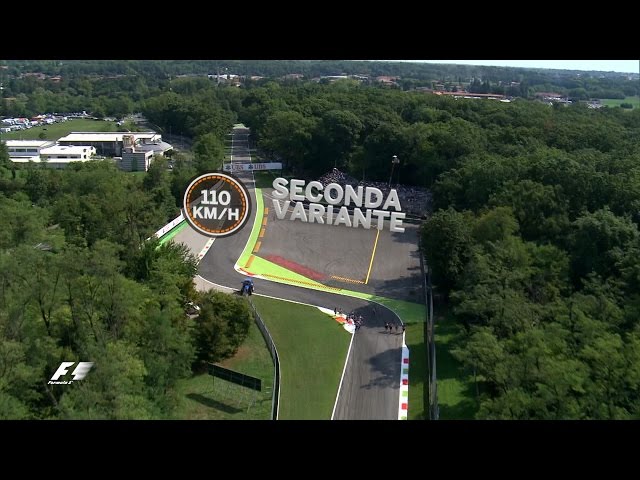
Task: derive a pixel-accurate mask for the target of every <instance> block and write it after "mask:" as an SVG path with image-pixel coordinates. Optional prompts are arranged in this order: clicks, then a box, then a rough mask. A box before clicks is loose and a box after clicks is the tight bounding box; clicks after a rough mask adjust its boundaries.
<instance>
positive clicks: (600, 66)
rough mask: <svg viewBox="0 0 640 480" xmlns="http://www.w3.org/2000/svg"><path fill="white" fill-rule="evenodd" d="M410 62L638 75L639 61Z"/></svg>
mask: <svg viewBox="0 0 640 480" xmlns="http://www.w3.org/2000/svg"><path fill="white" fill-rule="evenodd" d="M407 61H410V62H428V63H458V64H464V65H493V66H496V67H525V68H526V67H529V68H558V69H563V70H599V71H602V72H624V73H638V69H639V65H638V60H407Z"/></svg>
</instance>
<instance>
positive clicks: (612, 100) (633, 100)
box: [600, 97, 640, 108]
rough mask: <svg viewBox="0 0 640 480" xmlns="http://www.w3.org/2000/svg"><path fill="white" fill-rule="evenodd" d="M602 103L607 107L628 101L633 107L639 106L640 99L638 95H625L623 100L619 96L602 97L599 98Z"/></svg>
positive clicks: (617, 105)
mask: <svg viewBox="0 0 640 480" xmlns="http://www.w3.org/2000/svg"><path fill="white" fill-rule="evenodd" d="M600 103H602V105H606V106H607V107H619V106H620V104H621V103H630V104H631V105H633V108H640V99H638V97H626V98H625V99H624V100H621V99H619V98H602V99H600Z"/></svg>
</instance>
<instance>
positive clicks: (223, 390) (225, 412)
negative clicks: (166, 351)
mask: <svg viewBox="0 0 640 480" xmlns="http://www.w3.org/2000/svg"><path fill="white" fill-rule="evenodd" d="M220 365H222V366H224V367H227V368H230V369H232V370H236V371H238V372H241V373H245V374H247V375H251V376H254V377H258V378H260V379H261V380H262V392H259V393H258V397H257V398H256V402H255V404H254V405H253V406H252V407H251V408H250V409H249V412H247V406H248V402H247V401H243V402H240V401H239V400H238V399H239V398H242V397H241V395H243V394H246V393H247V392H250V394H251V395H253V394H254V393H253V391H252V390H247V389H243V388H242V387H239V386H237V385H234V384H229V383H228V382H225V381H224V380H220V379H217V378H216V380H215V382H216V383H215V388H214V383H213V377H211V376H210V375H208V374H202V375H196V376H194V377H192V378H189V379H186V380H181V381H180V382H179V383H178V387H177V391H178V396H179V401H180V405H179V408H178V409H177V410H176V416H175V418H176V419H180V420H269V419H271V393H272V389H273V362H272V360H271V356H270V355H269V351H268V350H267V346H266V345H265V342H264V339H263V338H262V334H261V333H260V330H258V327H256V325H255V324H254V323H252V324H251V328H250V329H249V335H248V336H247V339H246V340H245V341H244V343H243V344H242V346H241V347H240V348H239V349H238V352H237V353H236V354H235V355H234V356H233V357H232V358H230V359H227V360H225V361H223V362H220Z"/></svg>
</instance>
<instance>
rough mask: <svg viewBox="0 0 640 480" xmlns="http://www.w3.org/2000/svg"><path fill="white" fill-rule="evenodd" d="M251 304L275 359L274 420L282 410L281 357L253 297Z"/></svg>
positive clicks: (272, 405)
mask: <svg viewBox="0 0 640 480" xmlns="http://www.w3.org/2000/svg"><path fill="white" fill-rule="evenodd" d="M248 300H249V305H251V309H252V310H253V317H254V319H255V321H256V325H257V326H258V328H259V329H260V333H262V336H263V337H264V341H265V342H266V343H267V348H269V353H270V354H271V359H272V360H273V365H274V367H275V368H274V372H273V395H272V398H271V418H272V420H277V419H278V413H279V411H280V358H279V357H278V349H277V348H276V344H275V343H274V341H273V338H271V334H270V333H269V329H267V326H266V325H265V323H264V321H263V320H262V318H261V317H260V314H259V313H258V311H257V310H256V306H255V305H254V304H253V302H252V301H251V299H250V298H249V299H248Z"/></svg>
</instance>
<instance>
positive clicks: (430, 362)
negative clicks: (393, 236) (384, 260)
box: [420, 241, 440, 420]
mask: <svg viewBox="0 0 640 480" xmlns="http://www.w3.org/2000/svg"><path fill="white" fill-rule="evenodd" d="M420 271H421V272H422V281H423V287H424V294H425V298H424V300H425V307H426V321H425V322H424V336H425V338H426V340H427V369H428V373H427V375H428V397H429V419H430V420H438V418H439V416H440V409H439V408H438V378H437V375H436V344H435V338H434V336H435V328H434V321H433V287H432V285H431V268H429V265H428V264H427V260H426V259H425V258H424V251H423V249H422V242H421V241H420Z"/></svg>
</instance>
